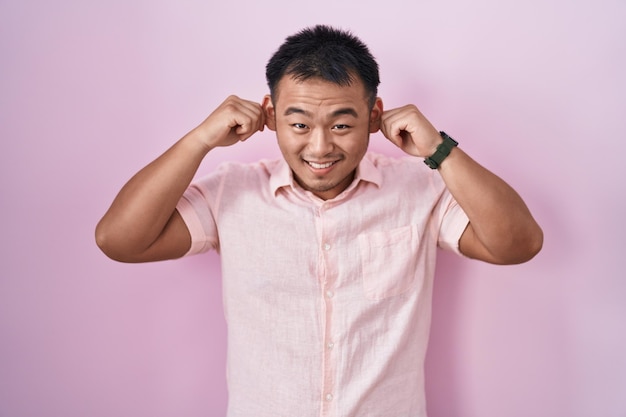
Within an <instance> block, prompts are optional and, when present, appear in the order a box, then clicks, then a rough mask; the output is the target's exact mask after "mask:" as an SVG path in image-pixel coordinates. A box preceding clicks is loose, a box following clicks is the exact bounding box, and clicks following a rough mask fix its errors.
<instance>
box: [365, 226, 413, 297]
mask: <svg viewBox="0 0 626 417" xmlns="http://www.w3.org/2000/svg"><path fill="white" fill-rule="evenodd" d="M419 244H420V236H419V233H418V227H417V226H414V225H411V226H405V227H401V228H397V229H392V230H388V231H384V232H376V233H368V234H365V235H360V236H359V249H360V251H361V266H362V270H363V290H364V293H365V296H366V297H367V298H369V299H372V300H381V299H384V298H388V297H393V296H395V295H398V294H402V293H403V292H406V291H408V290H410V289H412V288H415V287H416V286H417V285H419V284H420V283H419V282H417V281H418V278H417V277H418V276H419V275H420V274H419V273H418V271H417V265H418V259H419V253H418V252H419V251H418V248H419Z"/></svg>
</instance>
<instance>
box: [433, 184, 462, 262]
mask: <svg viewBox="0 0 626 417" xmlns="http://www.w3.org/2000/svg"><path fill="white" fill-rule="evenodd" d="M440 209H441V210H442V211H443V217H442V221H441V227H440V229H439V239H438V242H437V243H438V245H439V246H440V247H441V248H443V249H446V250H451V251H453V252H455V253H457V254H459V255H463V254H462V253H461V251H460V249H459V240H460V239H461V236H462V235H463V232H464V231H465V229H466V228H467V225H468V224H469V218H468V217H467V214H465V211H463V209H462V208H461V206H459V204H458V203H457V202H456V200H455V199H454V197H452V195H451V194H450V192H449V191H448V190H447V189H446V190H445V191H444V192H443V195H442V198H441V206H440Z"/></svg>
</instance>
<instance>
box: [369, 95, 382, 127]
mask: <svg viewBox="0 0 626 417" xmlns="http://www.w3.org/2000/svg"><path fill="white" fill-rule="evenodd" d="M382 116H383V101H382V100H381V98H380V97H376V101H375V102H374V107H372V111H371V112H370V133H376V132H378V130H380V121H381V118H382Z"/></svg>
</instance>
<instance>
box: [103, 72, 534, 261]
mask: <svg viewBox="0 0 626 417" xmlns="http://www.w3.org/2000/svg"><path fill="white" fill-rule="evenodd" d="M265 126H267V127H268V128H269V129H271V130H274V131H275V132H276V137H277V140H278V145H279V147H280V149H281V152H282V154H283V157H284V158H285V160H286V161H287V163H288V164H289V166H290V167H291V169H292V171H293V174H294V178H295V180H296V181H297V183H298V184H299V185H300V186H301V187H302V188H304V189H305V190H308V191H311V192H312V193H314V194H315V195H317V196H318V197H319V198H321V199H325V200H326V199H331V198H334V197H336V196H337V195H339V194H340V193H341V192H342V191H344V190H345V189H346V188H347V187H348V186H349V185H350V183H351V182H352V180H353V178H354V174H355V170H356V167H357V166H358V164H359V162H360V161H361V159H362V158H363V156H364V154H365V152H366V150H367V146H368V142H369V134H370V133H374V132H377V131H378V130H380V131H381V132H382V133H383V135H384V136H385V137H386V138H387V139H388V140H390V141H391V142H392V143H394V144H395V145H396V146H398V147H399V148H400V149H402V150H403V151H404V152H406V153H407V154H409V155H413V156H416V157H425V156H428V155H431V154H433V153H434V152H435V149H436V148H437V146H438V145H439V144H440V143H441V142H442V138H441V136H440V135H439V132H438V131H437V130H436V129H435V128H434V127H433V125H432V124H431V123H430V122H429V121H428V120H427V119H426V118H425V117H424V115H423V114H422V113H421V112H420V111H419V110H418V108H417V107H415V106H414V105H407V106H404V107H400V108H396V109H392V110H389V111H384V110H383V103H382V100H381V99H380V98H378V99H377V100H376V101H375V104H374V106H373V108H369V105H368V99H367V95H366V92H365V89H364V88H363V85H362V83H361V82H360V81H355V82H353V83H352V84H351V85H349V86H338V85H335V84H332V83H329V82H326V81H323V80H319V79H309V80H306V81H296V80H294V79H292V78H290V77H285V78H283V79H282V80H281V81H280V82H279V85H278V89H277V94H276V97H275V101H274V102H272V100H271V98H270V97H269V96H266V97H265V98H264V99H263V101H262V103H261V104H259V103H255V102H253V101H249V100H243V99H241V98H239V97H236V96H230V97H228V98H227V99H226V100H225V101H224V102H223V103H222V104H221V105H220V106H219V107H218V108H217V109H215V110H214V111H213V113H211V115H209V117H208V118H207V119H206V120H204V121H203V122H202V123H201V124H200V125H199V126H198V127H196V128H195V129H193V130H192V131H191V132H189V133H188V134H187V135H185V136H184V137H183V138H182V139H180V140H179V141H178V142H177V143H176V144H174V145H173V146H172V147H171V148H170V149H168V150H167V151H166V152H165V153H164V154H163V155H161V156H160V157H159V158H157V159H156V160H155V161H153V162H152V163H150V164H149V165H148V166H146V167H145V168H143V169H142V170H141V171H139V172H138V173H137V174H136V175H135V176H134V177H133V178H131V179H130V181H129V182H128V183H127V184H126V185H125V186H124V187H123V188H122V189H121V190H120V192H119V194H118V195H117V197H116V198H115V200H114V201H113V203H112V205H111V207H110V208H109V210H108V211H107V213H106V214H105V215H104V217H103V218H102V220H101V221H100V222H99V224H98V226H97V227H96V241H97V243H98V245H99V246H100V248H101V249H102V250H103V252H104V253H105V254H107V256H109V257H111V258H112V259H116V260H119V261H123V262H146V261H156V260H163V259H173V258H178V257H180V256H182V255H184V254H185V253H186V252H187V251H188V250H189V248H190V246H191V238H190V235H189V231H188V230H187V227H186V226H185V224H184V222H183V221H182V218H181V217H180V215H179V214H178V212H177V211H176V209H175V208H176V204H177V202H178V201H179V199H180V198H181V196H182V194H183V192H184V191H185V189H186V188H187V186H188V185H189V184H190V182H191V180H192V179H193V177H194V175H195V173H196V170H197V169H198V166H199V165H200V163H201V161H202V159H203V158H204V157H205V156H206V155H207V154H208V153H209V152H211V151H213V150H214V149H215V148H217V147H222V146H232V145H234V144H235V143H237V142H239V141H245V140H247V139H248V138H249V137H251V136H252V135H253V134H254V133H256V132H258V131H261V130H263V129H264V127H265ZM424 169H428V168H427V167H426V166H424ZM438 170H439V172H440V174H441V176H442V178H443V180H444V181H445V183H446V185H447V187H448V189H449V190H450V192H451V193H452V195H453V196H454V197H455V199H456V200H457V202H458V203H459V204H460V205H461V207H462V208H463V209H464V210H465V212H466V213H467V215H468V217H469V219H470V224H469V225H468V226H467V228H466V230H465V231H464V233H463V235H462V236H461V239H460V241H459V247H460V249H461V252H462V253H463V254H465V255H466V256H468V257H471V258H475V259H480V260H483V261H486V262H490V263H496V264H514V263H520V262H525V261H527V260H529V259H531V258H532V257H533V256H535V254H536V253H537V252H539V250H540V249H541V246H542V243H543V233H542V231H541V228H540V227H539V226H538V224H537V223H536V222H535V220H534V219H533V217H532V215H531V214H530V212H529V210H528V208H527V207H526V205H525V204H524V202H523V201H522V199H521V198H520V196H519V195H518V194H517V193H516V192H515V191H514V190H513V189H512V188H511V187H510V186H509V185H508V184H506V183H505V182H504V181H503V180H502V179H500V178H498V177H497V176H496V175H494V174H493V173H491V172H489V171H488V170H486V169H485V168H483V167H482V166H481V165H479V164H478V163H476V162H475V161H474V160H473V159H472V158H470V157H469V156H468V155H467V154H465V152H463V151H462V150H461V149H460V148H454V149H453V150H452V152H451V153H450V155H449V156H448V157H447V158H446V159H445V160H444V161H443V163H442V164H441V166H440V167H439V168H438Z"/></svg>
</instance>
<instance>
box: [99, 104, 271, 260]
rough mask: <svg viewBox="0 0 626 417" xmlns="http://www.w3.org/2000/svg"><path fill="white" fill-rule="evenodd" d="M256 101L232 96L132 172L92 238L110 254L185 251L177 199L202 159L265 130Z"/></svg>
mask: <svg viewBox="0 0 626 417" xmlns="http://www.w3.org/2000/svg"><path fill="white" fill-rule="evenodd" d="M263 127H264V117H263V112H262V111H261V106H260V105H259V104H257V103H254V102H251V101H247V100H242V99H240V98H238V97H235V96H231V97H229V98H227V99H226V100H225V101H224V102H223V103H222V104H221V105H220V106H219V107H218V108H217V109H216V110H215V111H214V112H213V113H211V115H210V116H209V117H208V118H207V119H206V120H205V121H204V122H202V123H201V124H200V125H199V126H198V127H196V128H195V129H193V130H192V131H191V132H189V133H188V134H187V135H185V136H184V137H183V138H182V139H180V140H179V141H178V142H176V143H175V144H174V145H173V146H172V147H171V148H170V149H168V150H167V151H166V152H165V153H164V154H162V155H161V156H160V157H158V158H157V159H156V160H154V161H153V162H151V163H150V164H149V165H147V166H146V167H145V168H143V169H142V170H141V171H139V172H138V173H137V174H136V175H135V176H133V177H132V178H131V179H130V180H129V181H128V182H127V183H126V185H124V187H123V188H122V189H121V190H120V192H119V194H118V195H117V197H116V198H115V199H114V201H113V203H112V204H111V207H110V208H109V210H108V211H107V212H106V214H105V215H104V217H103V218H102V219H101V220H100V222H99V223H98V225H97V227H96V242H97V244H98V246H99V247H100V249H101V250H102V251H103V252H104V253H105V254H106V255H107V256H109V257H110V258H112V259H115V260H118V261H122V262H148V261H157V260H164V259H173V258H178V257H181V256H183V255H184V254H185V253H186V252H187V251H188V250H189V248H190V247H191V237H190V234H189V231H188V230H187V227H186V225H185V223H184V222H183V220H182V218H181V216H180V215H179V214H178V212H177V211H176V204H177V203H178V201H179V200H180V198H181V197H182V195H183V193H184V192H185V190H186V189H187V187H188V186H189V184H190V183H191V180H192V179H193V177H194V175H195V173H196V171H197V169H198V167H199V166H200V163H201V162H202V159H203V158H204V157H205V156H206V155H207V154H208V153H209V152H210V151H211V150H212V149H213V148H215V147H218V146H230V145H232V144H234V143H236V142H238V141H244V140H246V139H247V138H249V137H250V136H252V135H253V134H254V133H255V132H257V131H259V130H263Z"/></svg>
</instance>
